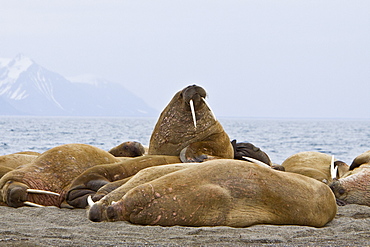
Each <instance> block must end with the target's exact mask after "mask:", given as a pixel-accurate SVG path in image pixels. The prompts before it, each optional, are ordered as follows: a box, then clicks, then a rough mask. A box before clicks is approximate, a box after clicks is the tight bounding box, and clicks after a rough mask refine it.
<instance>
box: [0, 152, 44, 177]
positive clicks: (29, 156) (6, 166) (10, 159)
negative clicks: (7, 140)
mask: <svg viewBox="0 0 370 247" xmlns="http://www.w3.org/2000/svg"><path fill="white" fill-rule="evenodd" d="M39 155H40V154H39V153H36V152H20V153H14V154H7V155H2V156H0V178H1V177H2V176H4V175H5V174H6V173H8V172H10V171H12V170H14V169H16V168H18V167H19V166H22V165H25V164H28V163H30V162H32V161H33V160H34V159H36V158H37V157H38V156H39Z"/></svg>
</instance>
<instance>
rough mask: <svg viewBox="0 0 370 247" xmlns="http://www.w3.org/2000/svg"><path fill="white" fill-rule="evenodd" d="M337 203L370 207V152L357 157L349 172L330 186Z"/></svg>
mask: <svg viewBox="0 0 370 247" xmlns="http://www.w3.org/2000/svg"><path fill="white" fill-rule="evenodd" d="M330 188H331V189H332V190H333V192H334V195H335V197H336V198H337V203H338V205H340V206H343V205H346V204H360V205H367V206H370V151H367V152H365V153H363V154H360V155H359V156H357V157H356V158H355V159H354V160H353V162H352V164H351V166H350V170H349V171H348V172H347V173H346V174H344V175H343V176H342V177H340V178H339V179H334V181H333V182H332V183H331V184H330Z"/></svg>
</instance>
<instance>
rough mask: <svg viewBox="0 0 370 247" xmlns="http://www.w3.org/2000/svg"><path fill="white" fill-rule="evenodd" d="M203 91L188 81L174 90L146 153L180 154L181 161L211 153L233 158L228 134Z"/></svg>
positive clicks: (201, 157) (192, 159)
mask: <svg viewBox="0 0 370 247" xmlns="http://www.w3.org/2000/svg"><path fill="white" fill-rule="evenodd" d="M206 96H207V93H206V91H205V90H204V89H203V88H202V87H200V86H197V85H191V86H188V87H186V88H184V89H183V90H181V91H179V92H177V93H176V94H175V95H174V97H173V98H172V100H171V101H170V103H169V104H168V105H167V106H166V107H165V109H164V110H163V111H162V113H161V115H160V117H159V119H158V121H157V124H156V126H155V128H154V130H153V133H152V135H151V138H150V144H149V151H148V153H149V154H156V155H157V154H160V155H172V156H179V155H180V152H181V156H180V158H181V160H182V161H183V162H201V161H203V160H205V159H209V158H210V157H221V158H233V153H234V152H233V148H232V146H231V143H230V138H229V137H228V135H227V134H226V133H225V131H224V129H223V128H222V126H221V124H220V123H219V122H218V121H217V120H216V118H215V115H214V114H213V111H212V110H211V108H210V107H209V105H208V103H207V101H206V100H205V98H206Z"/></svg>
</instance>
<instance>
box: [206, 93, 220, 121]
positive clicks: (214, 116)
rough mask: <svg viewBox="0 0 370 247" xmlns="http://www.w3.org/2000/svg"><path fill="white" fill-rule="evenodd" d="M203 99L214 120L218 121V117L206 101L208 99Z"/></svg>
mask: <svg viewBox="0 0 370 247" xmlns="http://www.w3.org/2000/svg"><path fill="white" fill-rule="evenodd" d="M202 99H203V101H204V104H206V106H207V107H208V109H209V110H210V111H211V113H212V116H213V118H214V119H215V120H217V119H216V115H215V113H214V112H213V111H212V109H211V107H210V106H209V104H208V102H207V101H206V99H205V98H202Z"/></svg>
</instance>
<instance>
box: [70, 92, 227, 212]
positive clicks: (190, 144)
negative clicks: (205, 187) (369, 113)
mask: <svg viewBox="0 0 370 247" xmlns="http://www.w3.org/2000/svg"><path fill="white" fill-rule="evenodd" d="M205 97H206V91H205V90H204V89H203V88H201V87H199V86H196V85H192V86H188V87H186V88H184V89H183V90H181V91H179V92H177V93H176V94H175V96H174V97H173V98H172V100H171V101H170V103H169V104H168V105H167V106H166V107H165V109H164V110H163V111H162V113H161V115H160V117H159V119H158V121H157V123H156V125H155V128H154V130H153V132H152V135H151V138H150V144H149V150H148V156H151V157H152V158H151V159H152V161H151V162H152V163H148V165H147V167H149V166H153V164H155V165H162V164H169V163H177V162H180V160H177V158H176V157H179V158H180V159H181V161H182V162H201V161H203V160H207V159H213V158H230V159H232V158H233V157H234V149H233V147H232V145H231V143H230V139H229V137H228V135H227V134H226V132H225V131H224V129H223V128H222V126H221V124H220V123H219V122H218V121H217V120H216V119H215V116H214V114H213V113H212V111H211V109H210V108H209V106H208V104H207V103H206V101H205V99H204V98H205ZM148 156H147V157H145V156H143V157H136V158H133V161H132V162H136V161H138V162H139V163H143V160H140V159H146V158H148ZM163 156H167V157H168V158H166V159H165V160H162V158H161V157H163ZM163 159H164V158H163ZM161 162H162V163H161ZM105 174H111V175H109V176H107V175H105ZM113 174H115V175H113ZM120 174H121V173H120V170H119V169H117V168H116V167H115V166H110V165H107V166H105V168H104V169H101V167H93V168H90V169H88V170H87V171H85V172H84V173H83V174H81V175H80V176H79V177H78V178H76V180H75V181H73V184H72V186H71V190H70V192H69V193H68V195H67V201H68V203H69V204H71V205H73V206H74V207H85V206H86V197H87V196H88V195H93V194H94V192H96V191H97V190H98V189H99V188H100V187H101V186H103V185H104V183H106V181H107V180H109V181H110V182H114V181H117V180H119V179H124V178H122V176H120ZM132 175H133V174H132ZM108 177H109V178H108ZM118 177H120V178H119V179H118ZM101 181H104V183H103V182H101Z"/></svg>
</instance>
